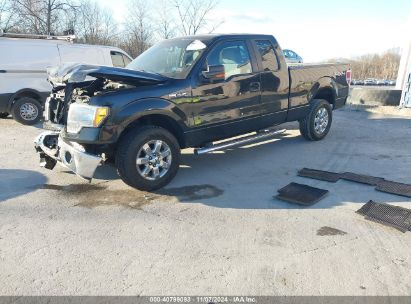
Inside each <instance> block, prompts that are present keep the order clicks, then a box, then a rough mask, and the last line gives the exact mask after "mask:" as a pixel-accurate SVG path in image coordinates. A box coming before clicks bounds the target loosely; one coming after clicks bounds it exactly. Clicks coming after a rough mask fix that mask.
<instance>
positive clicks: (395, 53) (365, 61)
mask: <svg viewBox="0 0 411 304" xmlns="http://www.w3.org/2000/svg"><path fill="white" fill-rule="evenodd" d="M400 60H401V55H400V50H399V49H390V50H388V51H386V52H384V53H382V54H367V55H363V56H359V57H356V58H353V59H332V60H329V62H334V61H340V62H348V63H349V64H350V65H351V70H352V77H353V79H361V80H364V79H367V78H375V79H393V80H395V79H397V74H398V69H399V66H400Z"/></svg>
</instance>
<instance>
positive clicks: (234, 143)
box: [194, 129, 286, 155]
mask: <svg viewBox="0 0 411 304" xmlns="http://www.w3.org/2000/svg"><path fill="white" fill-rule="evenodd" d="M285 131H286V129H281V130H276V131H269V130H268V131H267V130H264V131H259V132H257V133H256V134H255V135H250V136H246V137H242V138H238V139H233V140H229V141H224V142H221V143H218V144H216V145H210V146H206V147H202V148H198V149H194V154H195V155H201V154H205V153H208V152H212V151H217V150H224V149H227V148H232V147H238V146H243V145H246V144H251V143H254V142H257V141H260V140H263V139H268V138H270V137H273V136H276V135H279V134H282V133H284V132H285Z"/></svg>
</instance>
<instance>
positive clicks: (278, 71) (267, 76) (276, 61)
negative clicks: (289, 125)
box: [253, 39, 290, 125]
mask: <svg viewBox="0 0 411 304" xmlns="http://www.w3.org/2000/svg"><path fill="white" fill-rule="evenodd" d="M253 46H254V48H255V53H256V54H257V62H258V71H259V75H260V79H261V115H262V119H263V120H264V122H265V123H266V124H268V125H269V124H277V123H282V122H285V120H286V118H287V110H288V93H289V92H288V90H289V84H290V83H289V74H288V66H287V65H286V63H285V61H284V60H283V59H282V58H283V57H280V56H281V55H282V52H281V49H280V47H279V45H278V44H277V42H276V41H272V40H270V39H255V40H253Z"/></svg>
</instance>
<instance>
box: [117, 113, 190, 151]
mask: <svg viewBox="0 0 411 304" xmlns="http://www.w3.org/2000/svg"><path fill="white" fill-rule="evenodd" d="M146 125H153V126H157V127H161V128H163V129H166V130H167V131H169V132H170V133H171V134H173V135H174V137H175V138H176V139H177V141H178V143H179V145H180V148H184V147H186V142H185V137H184V131H183V129H182V127H181V126H180V125H179V123H178V122H177V121H176V120H175V119H174V118H173V117H171V116H169V115H167V114H164V113H150V114H146V115H143V116H140V117H139V118H137V119H135V120H134V121H132V122H130V123H129V124H127V125H126V126H125V127H124V129H123V131H122V132H121V134H120V136H119V139H118V140H121V138H122V137H124V136H125V135H126V134H128V133H129V132H130V131H132V130H134V129H136V128H138V127H139V126H146Z"/></svg>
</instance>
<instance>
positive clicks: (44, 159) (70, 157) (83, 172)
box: [34, 131, 102, 180]
mask: <svg viewBox="0 0 411 304" xmlns="http://www.w3.org/2000/svg"><path fill="white" fill-rule="evenodd" d="M34 146H35V148H36V151H37V152H39V154H40V166H42V167H45V168H47V169H50V170H52V169H53V168H54V166H55V165H56V163H59V164H61V165H62V166H64V167H66V168H68V169H70V170H71V171H73V172H74V173H75V174H77V175H78V176H80V177H81V178H84V179H86V180H91V179H92V178H93V176H94V172H95V171H96V169H97V167H98V165H99V164H100V163H101V162H102V158H101V157H99V156H96V155H93V154H90V153H87V152H86V151H85V149H84V147H83V146H81V145H79V144H77V143H72V142H66V141H64V140H63V139H62V138H61V137H60V136H59V133H57V132H52V131H47V132H43V133H41V134H40V135H39V136H38V137H36V139H35V140H34Z"/></svg>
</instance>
